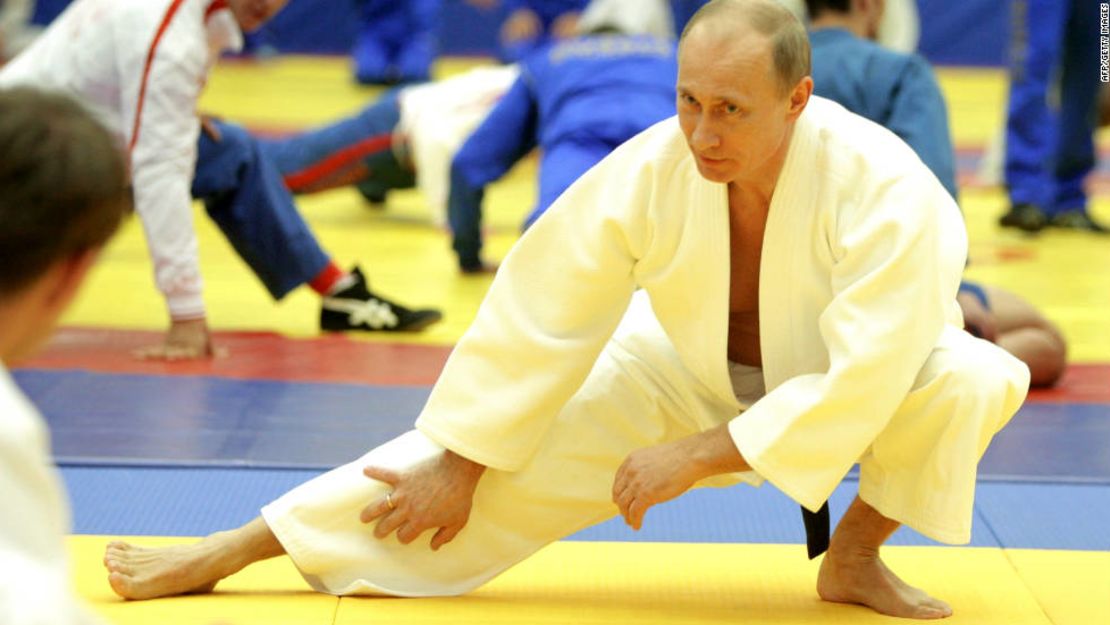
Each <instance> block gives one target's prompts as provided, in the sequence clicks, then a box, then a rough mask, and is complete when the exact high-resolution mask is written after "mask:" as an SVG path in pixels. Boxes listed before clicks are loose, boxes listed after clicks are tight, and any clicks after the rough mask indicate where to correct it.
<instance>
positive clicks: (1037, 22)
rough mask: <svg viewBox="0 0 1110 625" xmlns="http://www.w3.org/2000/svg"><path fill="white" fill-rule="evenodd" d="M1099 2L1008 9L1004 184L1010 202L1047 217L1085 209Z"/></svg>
mask: <svg viewBox="0 0 1110 625" xmlns="http://www.w3.org/2000/svg"><path fill="white" fill-rule="evenodd" d="M1098 5H1099V3H1098V2H1094V1H1093V0H1014V1H1013V2H1012V4H1011V9H1012V11H1013V14H1012V18H1013V19H1012V25H1013V30H1012V35H1011V36H1012V37H1013V45H1012V46H1011V53H1012V58H1011V63H1012V68H1011V78H1010V104H1009V112H1008V117H1007V121H1006V161H1005V171H1006V184H1007V186H1008V187H1009V190H1010V201H1011V203H1013V204H1014V205H1015V206H1016V205H1021V204H1031V205H1033V206H1036V207H1038V208H1040V209H1041V211H1043V213H1044V215H1045V216H1046V217H1047V218H1048V219H1050V220H1051V219H1052V218H1054V217H1056V216H1058V215H1060V214H1063V213H1066V212H1070V211H1085V209H1086V206H1087V195H1086V192H1085V191H1084V189H1083V180H1084V178H1086V177H1087V174H1089V173H1090V172H1091V169H1092V168H1093V167H1094V164H1095V150H1094V131H1095V107H1096V105H1097V101H1098V89H1099V60H1100V59H1099V9H1098ZM1057 71H1058V74H1056V72H1057ZM1057 75H1058V76H1059V81H1060V82H1059V87H1060V98H1059V101H1060V108H1059V111H1057V112H1053V111H1052V110H1050V109H1049V105H1048V92H1049V87H1050V85H1051V81H1052V79H1053V78H1054V77H1055V76H1057Z"/></svg>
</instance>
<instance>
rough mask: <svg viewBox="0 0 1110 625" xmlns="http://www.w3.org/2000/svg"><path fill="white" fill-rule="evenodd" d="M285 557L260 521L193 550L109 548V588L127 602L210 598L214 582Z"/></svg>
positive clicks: (188, 547)
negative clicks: (203, 595)
mask: <svg viewBox="0 0 1110 625" xmlns="http://www.w3.org/2000/svg"><path fill="white" fill-rule="evenodd" d="M284 553H285V549H284V548H283V547H282V546H281V543H279V542H278V541H277V538H275V537H274V534H273V532H271V531H270V528H269V527H267V525H266V523H265V521H263V520H262V518H261V517H259V518H255V519H254V520H253V521H251V522H250V523H247V524H246V525H244V526H242V527H240V528H239V529H235V530H230V531H226V532H216V533H215V534H211V535H209V536H207V537H205V538H204V539H202V540H201V541H200V542H198V543H194V544H192V545H176V546H173V547H161V548H156V549H150V548H144V547H137V546H135V545H130V544H128V543H124V542H118V541H117V542H112V543H109V544H108V547H107V549H106V550H105V552H104V567H105V568H106V569H108V583H109V584H110V585H111V586H112V590H114V591H116V594H117V595H119V596H121V597H123V598H124V599H153V598H155V597H165V596H169V595H181V594H186V593H205V592H211V590H212V589H213V588H214V587H215V586H216V582H218V581H220V580H221V579H223V578H225V577H227V576H228V575H231V574H232V573H235V572H238V571H239V570H241V569H242V568H243V567H245V566H247V565H248V564H252V563H254V562H258V561H259V560H265V559H267V558H273V557H275V556H280V555H282V554H284Z"/></svg>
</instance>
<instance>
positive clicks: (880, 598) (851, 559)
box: [817, 549, 952, 619]
mask: <svg viewBox="0 0 1110 625" xmlns="http://www.w3.org/2000/svg"><path fill="white" fill-rule="evenodd" d="M817 594H818V595H820V596H821V598H822V599H824V600H825V601H834V602H837V603H858V604H860V605H865V606H867V607H869V608H871V609H873V610H875V611H876V612H879V613H880V614H887V615H890V616H898V617H902V618H917V619H938V618H946V617H949V616H951V615H952V608H951V607H950V606H949V605H948V604H947V603H945V602H943V601H941V600H939V599H934V598H933V597H930V596H929V595H928V594H926V593H925V591H923V590H921V589H919V588H914V587H913V586H910V585H909V584H907V583H906V582H903V581H902V580H901V579H899V578H898V576H897V575H895V574H894V572H893V571H891V570H890V569H889V568H887V566H886V565H885V564H883V561H882V560H880V559H879V552H878V551H877V550H868V549H857V550H855V551H854V552H850V553H844V552H839V553H835V554H834V553H833V551H831V550H830V551H829V553H827V554H826V555H825V559H824V560H823V561H822V562H821V571H820V573H818V576H817Z"/></svg>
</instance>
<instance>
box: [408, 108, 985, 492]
mask: <svg viewBox="0 0 1110 625" xmlns="http://www.w3.org/2000/svg"><path fill="white" fill-rule="evenodd" d="M726 189H727V188H726V185H723V184H718V183H713V182H710V181H707V180H705V179H704V178H702V177H701V175H700V174H699V173H698V171H697V167H696V165H695V163H694V160H693V158H692V156H691V154H690V150H689V148H688V147H687V145H686V142H685V139H684V137H683V135H682V132H681V130H680V128H679V126H678V123H677V120H676V119H675V118H671V119H668V120H665V121H663V122H660V123H659V124H657V125H655V126H654V127H652V128H650V129H648V130H647V131H645V132H643V133H641V134H640V135H639V136H637V137H635V138H633V139H632V140H630V141H628V142H627V143H625V144H624V145H622V146H621V147H619V148H618V149H617V150H616V151H614V152H613V153H612V154H611V155H610V156H609V157H608V158H606V159H605V160H604V161H602V162H601V163H600V164H599V165H598V166H596V167H595V168H593V169H592V170H591V171H590V172H588V173H587V174H586V175H584V176H583V177H582V178H581V179H579V180H578V182H576V183H575V184H574V185H573V186H572V187H571V188H570V189H568V190H567V192H566V193H564V194H563V196H562V197H561V198H560V199H559V200H558V201H557V202H556V203H555V204H554V205H553V206H552V207H551V209H550V210H549V211H548V212H547V214H545V215H544V217H543V218H542V219H540V220H539V221H538V223H536V224H535V225H534V226H533V227H532V228H531V229H529V231H528V232H527V233H526V234H525V235H524V236H523V237H522V239H521V240H520V242H519V243H518V244H517V246H516V247H515V248H514V249H513V250H512V251H511V253H510V254H509V256H508V257H507V258H506V260H505V262H504V264H503V265H502V267H501V269H500V270H499V272H498V274H497V277H496V279H495V280H494V283H493V285H492V287H491V289H490V292H489V294H488V296H487V297H486V300H485V301H484V303H483V304H482V307H481V309H480V311H479V313H478V316H477V319H476V320H475V322H474V324H473V325H472V326H471V328H470V330H469V331H468V332H467V333H466V335H465V336H464V337H463V338H462V340H461V341H460V342H459V344H458V346H457V347H456V348H455V350H454V352H453V353H452V355H451V357H450V359H449V360H448V362H447V365H446V367H445V369H444V371H443V374H442V376H441V377H440V379H439V383H438V384H436V386H435V388H434V390H433V392H432V394H431V397H430V398H429V401H428V403H427V405H426V407H425V409H424V410H423V412H422V414H421V416H420V417H419V419H418V421H417V424H416V427H417V429H419V430H420V431H422V432H423V433H424V434H425V435H427V436H428V437H430V438H431V439H433V440H434V441H436V442H437V443H440V444H442V445H444V446H446V447H448V448H450V449H452V450H454V451H456V452H457V453H460V454H462V455H464V456H466V457H468V458H470V459H472V460H474V461H477V462H480V463H482V464H485V465H488V466H490V467H493V468H495V469H501V470H506V471H513V470H516V469H518V468H520V467H521V466H522V465H523V464H525V463H526V462H527V461H528V459H529V458H530V456H531V454H533V452H534V451H535V450H536V448H537V445H538V443H539V441H540V440H541V438H542V437H543V436H544V433H545V431H546V429H547V428H548V426H549V425H550V424H551V422H552V419H553V418H554V416H555V415H556V413H557V412H558V411H559V409H560V408H561V406H562V405H563V404H564V403H565V402H566V401H567V399H568V398H569V397H570V396H571V395H572V394H573V393H574V392H575V391H576V390H577V389H578V388H579V386H580V385H581V383H582V381H583V380H584V378H585V377H586V375H587V373H589V371H590V369H591V367H592V366H593V364H594V361H595V359H596V358H597V356H598V353H599V352H600V350H601V349H602V347H603V346H604V345H605V343H606V341H608V340H609V339H610V337H611V335H612V333H613V330H614V328H615V327H616V326H617V324H618V322H619V321H620V320H621V317H622V314H623V313H624V312H625V309H626V308H627V306H628V303H629V299H630V297H631V295H632V293H633V291H634V290H635V289H636V288H643V289H644V290H645V291H646V292H647V293H648V295H649V296H650V300H651V304H652V308H653V310H654V312H655V314H656V316H657V317H658V319H659V321H660V323H661V325H662V327H663V328H664V330H665V331H666V333H667V336H668V337H669V338H670V340H671V341H672V343H673V344H674V346H675V348H676V350H677V352H678V354H679V356H680V358H681V360H682V362H683V364H684V365H685V366H686V367H687V368H688V369H689V370H690V371H691V372H692V373H693V374H694V375H695V376H696V377H697V379H699V380H700V381H701V382H702V383H703V384H704V385H705V387H707V388H708V389H710V390H711V392H712V393H713V394H714V395H716V396H717V398H718V399H719V400H720V402H722V405H727V406H732V407H733V408H734V410H735V411H734V413H733V414H737V415H738V416H737V417H736V418H734V419H733V420H732V421H731V422H729V431H730V433H731V435H732V437H733V440H734V441H735V443H736V445H737V447H738V449H739V450H740V451H741V453H742V454H743V456H744V458H745V459H746V460H747V461H748V462H749V463H750V464H751V466H752V467H753V468H754V469H755V470H756V472H757V473H759V475H760V476H762V477H764V478H766V479H767V480H769V481H771V482H772V483H773V484H775V485H776V486H777V487H778V488H779V489H781V490H782V491H784V492H785V493H786V494H787V495H789V496H791V497H792V498H793V499H795V500H796V501H798V502H800V503H801V504H802V505H805V506H806V507H808V508H810V509H813V510H816V509H817V508H818V507H820V505H821V503H822V502H824V501H825V500H826V499H827V497H828V496H829V495H830V494H831V492H832V490H833V489H834V488H835V487H836V485H837V483H839V481H840V480H841V479H842V477H843V476H844V474H845V473H846V472H847V471H848V470H849V469H850V468H851V466H852V464H853V463H854V462H856V461H857V460H858V459H859V457H860V456H861V454H862V453H864V451H865V450H866V449H867V448H868V446H869V445H870V444H871V443H872V442H873V441H874V439H875V437H876V436H877V434H878V433H879V432H880V431H881V430H882V429H883V428H884V427H885V425H886V424H887V423H888V421H889V420H890V419H891V416H892V415H893V413H894V412H895V410H896V409H897V408H898V406H899V404H900V403H901V402H902V401H903V400H904V399H905V397H906V395H907V393H908V392H909V391H910V389H911V386H912V385H913V383H914V380H915V377H916V376H917V374H918V372H919V370H920V369H921V368H922V366H923V364H924V363H925V361H926V359H927V358H928V357H929V354H930V352H931V351H932V350H933V349H934V347H935V346H937V345H938V343H939V342H940V341H941V337H942V334H943V333H945V332H946V329H945V328H946V326H948V327H949V329H948V330H947V332H950V331H951V329H952V328H958V327H960V326H961V325H962V316H961V313H960V310H959V307H958V305H957V304H956V301H955V298H956V291H957V288H958V285H959V281H960V275H961V272H962V271H963V268H964V261H965V258H966V255H967V235H966V231H965V228H964V224H963V219H962V216H961V214H960V212H959V209H958V208H957V206H956V204H955V203H954V201H953V200H952V198H951V197H950V196H949V195H948V194H947V193H946V192H945V190H944V188H943V187H942V186H941V184H940V183H939V182H938V181H937V180H936V178H935V177H934V176H933V174H932V173H931V172H930V171H929V170H928V168H926V167H925V165H923V164H922V163H921V161H920V159H918V157H917V156H916V155H915V154H914V153H913V151H912V150H911V149H910V148H909V147H907V146H906V145H905V144H904V143H903V142H902V141H901V140H899V139H898V138H897V137H895V135H893V134H892V133H890V132H888V131H887V130H885V129H883V128H882V127H880V126H878V125H876V124H873V123H872V122H870V121H867V120H866V119H864V118H862V117H859V116H857V115H854V114H852V113H850V112H848V111H847V110H845V109H844V108H842V107H841V106H839V105H837V104H835V103H833V102H830V101H828V100H824V99H822V98H818V97H813V98H811V99H810V101H809V104H808V106H807V107H806V109H805V111H804V112H803V113H802V115H801V116H800V118H799V119H798V121H797V124H796V126H795V130H794V134H793V137H792V139H791V143H790V147H789V150H788V154H787V157H786V160H785V163H784V166H783V170H782V173H781V175H780V177H779V180H778V184H777V186H776V189H775V191H774V195H773V198H772V202H771V207H770V213H769V216H768V221H767V227H766V233H765V238H764V242H763V252H762V254H763V256H762V261H761V275H760V285H759V310H760V343H761V348H762V354H763V373H764V380H765V385H766V389H767V395H766V396H765V397H764V398H763V399H761V400H759V401H757V402H756V403H755V404H754V405H753V406H752V407H751V408H750V409H748V410H746V411H744V412H743V413H742V414H739V413H740V406H739V405H738V404H737V402H736V399H735V397H734V395H733V390H732V388H731V385H730V380H729V375H728V368H727V355H726V345H727V335H728V307H729V303H728V302H729V300H728V298H729V287H730V281H729V271H730V270H729V266H730V265H729V255H730V246H729V213H728V197H727V190H726ZM709 421H710V420H709V419H707V420H706V422H709Z"/></svg>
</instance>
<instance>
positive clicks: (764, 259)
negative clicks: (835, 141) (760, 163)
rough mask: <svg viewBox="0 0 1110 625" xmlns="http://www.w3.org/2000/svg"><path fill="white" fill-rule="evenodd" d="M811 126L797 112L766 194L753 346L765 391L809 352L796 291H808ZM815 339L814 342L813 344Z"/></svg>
mask: <svg viewBox="0 0 1110 625" xmlns="http://www.w3.org/2000/svg"><path fill="white" fill-rule="evenodd" d="M816 132H817V131H816V129H815V128H814V127H813V125H812V124H811V123H810V122H809V117H808V116H807V115H806V114H805V113H803V114H802V116H801V117H800V118H799V119H798V121H797V123H796V124H795V127H794V134H793V136H792V137H791V140H790V147H789V149H788V151H787V155H786V160H785V161H784V163H783V168H782V172H781V173H780V174H779V179H778V181H777V183H776V184H775V191H774V194H773V195H772V197H771V208H770V212H769V213H768V215H767V226H766V230H765V231H764V234H763V252H762V256H761V258H760V274H759V345H760V351H761V353H762V357H763V382H764V386H765V388H766V391H767V392H771V391H772V390H774V389H775V388H776V387H778V386H779V385H780V384H782V383H783V382H784V381H786V380H787V379H789V378H791V377H793V376H795V375H797V374H798V369H799V367H798V364H799V362H800V361H803V362H804V361H805V360H808V358H807V356H809V355H811V354H812V352H813V347H812V345H810V346H808V347H807V340H815V339H819V338H820V337H815V336H814V337H811V336H809V334H810V332H809V328H808V327H807V326H808V325H811V324H808V323H807V322H808V321H810V318H809V315H808V312H809V311H808V310H804V309H802V307H804V306H805V303H804V301H803V300H804V298H803V297H802V296H801V294H800V293H799V291H805V290H809V286H810V285H809V281H812V280H813V279H814V273H813V271H811V270H809V269H808V268H807V267H806V266H807V265H808V264H809V263H808V262H807V259H808V258H809V256H808V255H810V254H811V249H809V248H810V246H811V245H812V243H813V242H814V239H813V237H812V236H811V235H810V233H811V232H813V230H814V228H815V227H817V223H816V219H817V211H816V209H815V203H816V190H815V188H814V186H815V185H814V179H815V177H816V170H817V168H818V167H819V159H818V158H817V157H816V149H815V148H816V144H817V137H816ZM818 344H819V343H818Z"/></svg>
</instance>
